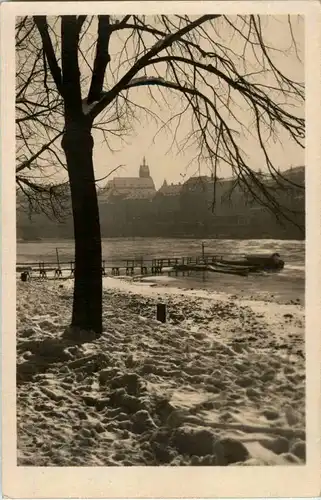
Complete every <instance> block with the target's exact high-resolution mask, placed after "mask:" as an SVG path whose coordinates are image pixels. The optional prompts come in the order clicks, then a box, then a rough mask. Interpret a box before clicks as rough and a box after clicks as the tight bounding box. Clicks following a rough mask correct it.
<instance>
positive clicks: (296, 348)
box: [17, 277, 305, 466]
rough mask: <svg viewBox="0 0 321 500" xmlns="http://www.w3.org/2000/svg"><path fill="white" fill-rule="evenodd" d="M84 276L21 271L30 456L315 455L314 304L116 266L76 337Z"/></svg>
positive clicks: (223, 458)
mask: <svg viewBox="0 0 321 500" xmlns="http://www.w3.org/2000/svg"><path fill="white" fill-rule="evenodd" d="M72 287H73V281H72V280H67V281H63V280H61V281H59V280H57V281H30V282H26V283H22V282H18V283H17V384H18V387H17V392H18V396H17V416H18V464H19V465H37V466H41V465H46V466H54V465H57V466H73V465H82V466H89V465H93V466H95V465H96V466H98V465H191V464H192V465H229V464H232V465H235V464H238V465H243V464H245V465H255V464H262V465H272V464H289V463H291V464H294V463H297V464H302V463H304V457H305V414H304V411H305V410H304V409H305V361H304V309H303V307H302V306H300V305H294V304H289V305H286V304H278V303H275V302H273V301H270V300H268V298H267V300H266V301H262V300H260V301H259V300H255V298H253V299H251V300H250V299H244V298H240V297H237V296H236V295H233V296H232V295H228V294H224V293H219V294H213V293H209V292H207V291H204V290H179V289H175V288H174V287H172V286H171V285H170V282H168V280H167V282H166V286H165V284H164V283H163V282H162V278H161V277H160V278H158V279H156V280H155V278H153V279H152V280H150V279H148V278H147V279H145V280H144V281H143V282H140V283H137V282H128V281H126V280H124V279H118V278H104V311H103V318H104V333H103V335H102V336H101V337H100V338H99V339H93V340H92V341H88V340H87V341H86V342H83V343H79V344H75V343H74V342H72V341H71V340H68V338H67V337H62V334H63V332H64V330H65V328H66V326H67V325H68V323H69V321H70V316H71V308H72ZM158 302H163V303H165V304H166V305H167V315H168V316H167V322H166V324H162V323H158V322H157V321H156V319H155V310H156V304H157V303H158Z"/></svg>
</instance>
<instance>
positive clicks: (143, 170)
mask: <svg viewBox="0 0 321 500" xmlns="http://www.w3.org/2000/svg"><path fill="white" fill-rule="evenodd" d="M139 177H140V178H145V179H146V178H148V177H150V173H149V166H148V165H147V164H146V158H145V156H144V158H143V164H142V165H141V166H140V167H139Z"/></svg>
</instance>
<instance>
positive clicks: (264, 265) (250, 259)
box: [220, 253, 284, 272]
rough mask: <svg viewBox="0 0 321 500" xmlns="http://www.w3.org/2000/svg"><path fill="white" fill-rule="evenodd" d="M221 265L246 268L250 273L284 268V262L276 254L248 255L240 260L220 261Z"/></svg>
mask: <svg viewBox="0 0 321 500" xmlns="http://www.w3.org/2000/svg"><path fill="white" fill-rule="evenodd" d="M220 262H221V264H224V265H229V266H237V267H248V268H251V271H252V272H253V271H259V270H265V271H268V270H281V269H283V268H284V260H282V259H281V258H280V255H279V254H278V253H273V254H272V255H262V254H249V255H246V256H245V258H244V259H242V260H227V259H221V261H220Z"/></svg>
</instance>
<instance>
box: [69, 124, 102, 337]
mask: <svg viewBox="0 0 321 500" xmlns="http://www.w3.org/2000/svg"><path fill="white" fill-rule="evenodd" d="M93 145H94V142H93V138H92V135H91V131H90V125H88V124H87V123H86V122H85V121H84V120H83V121H82V120H77V123H75V122H73V123H70V124H66V130H65V133H64V136H63V139H62V147H63V149H64V152H65V154H66V159H67V166H68V173H69V181H70V190H71V201H72V210H73V219H74V238H75V284H74V302H73V312H72V322H71V326H72V327H77V328H80V329H81V330H87V331H94V332H95V333H96V334H98V335H99V334H101V333H102V274H101V260H102V256H101V235H100V222H99V210H98V199H97V192H96V185H95V177H94V168H93V157H92V154H93Z"/></svg>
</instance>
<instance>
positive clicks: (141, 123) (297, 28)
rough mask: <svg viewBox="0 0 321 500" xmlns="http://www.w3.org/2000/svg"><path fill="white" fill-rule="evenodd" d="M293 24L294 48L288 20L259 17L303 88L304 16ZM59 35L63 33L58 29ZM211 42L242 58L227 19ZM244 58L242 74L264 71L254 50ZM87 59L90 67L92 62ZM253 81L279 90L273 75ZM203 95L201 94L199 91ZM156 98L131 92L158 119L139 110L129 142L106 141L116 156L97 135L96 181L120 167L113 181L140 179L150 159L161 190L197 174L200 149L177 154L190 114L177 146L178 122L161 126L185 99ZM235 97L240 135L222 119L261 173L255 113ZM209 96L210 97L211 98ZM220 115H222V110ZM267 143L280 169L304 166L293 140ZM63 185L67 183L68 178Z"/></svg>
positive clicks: (280, 61)
mask: <svg viewBox="0 0 321 500" xmlns="http://www.w3.org/2000/svg"><path fill="white" fill-rule="evenodd" d="M234 17H235V16H234ZM146 21H147V22H148V18H146ZM150 23H151V24H154V21H153V19H150ZM291 23H292V24H291V26H292V34H293V38H294V39H295V42H296V47H293V44H292V40H291V33H290V30H289V23H288V16H261V25H262V29H263V33H264V37H265V42H266V43H267V44H268V45H269V46H270V47H273V48H274V49H277V51H272V52H271V53H270V55H271V57H272V59H273V62H274V64H275V66H276V67H277V68H279V69H280V70H281V71H282V73H283V74H285V75H286V76H288V77H289V78H291V79H293V80H295V81H297V82H302V83H303V82H304V20H303V18H302V17H300V18H299V17H297V16H291ZM206 26H207V29H212V30H213V28H212V27H211V26H210V25H208V24H207V25H206ZM216 27H217V31H216ZM95 28H96V26H95V22H94V23H93V24H92V25H91V27H90V30H89V32H87V35H86V36H85V37H84V38H83V40H84V42H83V43H84V46H82V49H85V52H86V50H87V49H88V47H92V51H91V52H90V51H89V58H90V57H92V56H93V55H94V50H95V45H94V44H93V42H94V41H95V40H96V30H95ZM57 30H58V33H59V26H58V28H57ZM117 36H118V34H117ZM117 36H116V35H115V36H114V35H113V36H112V38H111V44H110V52H111V63H110V65H109V68H108V71H109V73H110V74H108V71H107V75H106V82H107V84H108V83H109V88H110V87H111V86H112V85H113V82H112V81H111V82H110V81H109V79H110V78H111V74H112V64H113V61H114V60H115V57H114V56H115V55H116V54H117V52H119V51H120V50H121V49H122V48H123V46H124V39H125V38H126V37H127V36H128V31H127V30H124V31H122V32H121V34H120V38H117ZM124 37H125V38H124ZM211 38H213V39H214V40H215V42H220V43H223V44H224V45H225V46H227V47H228V49H229V50H231V51H233V52H235V53H237V54H239V55H240V54H242V52H243V48H244V40H243V39H242V37H241V36H240V35H238V34H237V33H236V32H235V30H232V29H230V27H229V26H228V24H227V23H226V21H224V19H223V18H218V19H217V20H215V32H214V30H213V36H212V35H211ZM145 41H147V43H148V42H150V43H151V44H154V43H155V41H154V39H152V40H148V39H147V40H145ZM148 45H149V44H148ZM129 50H130V49H129ZM59 53H60V51H59V50H58V53H57V55H59ZM90 54H91V56H90ZM245 55H246V61H247V68H244V69H243V70H242V68H241V69H240V67H238V70H239V72H240V74H247V73H249V72H251V73H252V72H255V71H257V70H258V69H261V68H259V67H258V63H257V61H256V57H255V55H254V53H253V51H252V50H251V49H249V48H247V49H246V54H245ZM233 58H234V55H232V56H231V59H232V60H233V63H234V64H236V65H238V64H239V62H238V61H237V59H236V58H235V59H233ZM88 60H89V62H91V61H90V59H88ZM88 60H87V62H86V63H84V61H83V60H82V58H81V56H80V57H79V61H80V69H81V73H82V77H84V78H85V79H86V78H87V80H88V81H90V80H89V78H88V77H89V76H90V75H91V73H90V70H89V69H88ZM125 71H126V67H125V68H124V67H123V66H122V72H125ZM152 71H153V70H152V69H151V67H150V68H149V70H148V75H153V73H151V72H152ZM164 76H165V75H164ZM214 78H216V81H217V87H216V84H215V85H214V87H215V90H216V88H217V92H218V93H220V92H221V94H222V89H223V87H220V86H219V83H218V79H217V77H214ZM253 78H255V79H256V78H257V80H255V81H256V83H264V84H269V85H275V81H274V80H273V79H271V78H272V77H270V76H269V75H264V77H262V75H260V76H253ZM198 88H200V87H198ZM200 90H202V91H203V89H201V88H200ZM153 93H154V97H156V101H157V102H155V101H153V99H151V97H150V94H149V92H148V90H147V87H146V86H145V87H140V88H136V89H131V90H130V94H129V96H130V98H131V99H132V100H133V101H135V102H136V103H137V104H138V105H139V106H144V107H146V108H148V109H149V110H150V111H151V112H152V113H155V114H156V115H158V117H159V120H158V121H155V120H153V119H151V118H150V117H148V116H146V115H145V114H144V113H143V112H141V111H139V112H138V113H137V115H136V118H137V119H136V120H130V125H131V126H132V128H133V130H132V132H131V133H130V135H127V136H126V137H125V142H120V141H119V140H117V139H115V138H114V137H113V136H112V135H111V134H110V133H109V135H108V137H111V139H110V146H111V147H112V149H113V150H114V151H113V152H111V151H110V149H109V148H108V147H107V145H106V143H104V141H103V137H102V134H101V133H98V132H96V131H94V132H93V136H94V141H95V146H94V166H95V175H96V179H100V178H103V177H104V176H106V174H108V172H110V171H112V170H113V169H115V167H117V166H118V165H122V167H121V168H120V169H119V170H117V172H116V173H114V174H112V175H111V177H110V178H112V177H113V176H122V177H124V176H130V177H132V176H137V175H138V172H139V166H140V164H141V162H142V159H143V156H145V157H146V161H147V164H148V165H149V168H150V174H151V176H152V178H153V179H154V182H155V185H156V187H157V188H159V187H160V186H161V185H162V183H163V181H164V179H166V180H167V182H168V183H178V182H182V181H183V180H184V179H186V178H188V177H190V176H191V175H194V174H196V173H199V170H198V169H199V164H198V162H197V161H193V159H194V158H195V157H197V154H198V149H197V146H196V145H192V146H191V147H189V148H187V147H186V146H185V147H183V150H182V151H180V152H179V153H178V149H179V148H181V146H182V144H183V142H182V141H183V140H184V138H185V137H186V136H187V135H188V134H189V133H190V132H191V115H190V114H188V113H187V114H185V115H184V118H183V119H182V121H181V122H180V126H179V130H178V132H177V135H176V138H177V143H176V144H174V145H173V132H174V130H175V126H176V125H177V122H176V123H175V122H174V123H173V124H172V127H171V128H168V127H167V128H164V129H162V130H161V131H160V127H161V124H162V123H164V122H167V121H168V120H170V119H171V117H173V116H174V115H175V114H176V113H177V112H178V111H181V110H182V99H181V94H179V93H175V92H173V91H172V92H171V93H170V92H169V91H167V90H165V91H164V89H163V93H164V94H165V96H166V102H165V101H163V100H162V98H161V94H160V91H159V90H158V89H157V88H156V87H153ZM235 94H236V95H235V96H234V97H235V98H236V104H235V106H234V107H233V112H234V113H236V114H237V117H238V119H239V120H240V122H241V123H242V124H243V125H244V130H241V128H240V127H239V126H238V125H237V124H236V122H235V121H234V119H233V118H231V117H229V118H228V117H227V114H226V113H225V115H224V114H223V116H224V119H225V120H226V122H227V124H228V125H229V126H230V127H231V128H233V129H236V130H238V132H240V135H239V138H238V143H239V145H240V146H241V148H242V149H243V150H244V152H245V153H246V155H247V158H248V162H249V164H250V165H251V167H253V168H254V169H257V170H258V169H262V170H264V157H263V154H262V151H261V148H260V147H259V145H258V140H257V138H256V136H255V130H254V128H253V113H251V112H249V110H248V109H246V107H245V103H244V101H242V100H241V99H240V98H239V94H238V93H236V92H235ZM86 95H87V92H85V89H83V96H86ZM207 95H208V96H209V94H207ZM209 97H210V96H209ZM222 98H223V100H225V99H226V95H225V94H224V89H223V94H222ZM271 98H272V95H271ZM278 99H281V100H282V102H283V101H284V98H283V96H279V97H278ZM184 103H185V104H186V101H184ZM290 111H291V110H290ZM220 112H221V113H223V112H222V110H221V109H220ZM293 112H294V113H295V114H299V115H300V116H302V117H303V116H304V109H303V107H301V108H300V109H296V110H294V111H293ZM251 133H252V135H251ZM253 135H254V137H253ZM268 144H269V152H270V154H271V158H272V160H273V161H274V164H275V165H276V166H277V167H278V168H279V169H280V170H284V169H287V168H289V167H291V166H298V165H303V164H304V150H303V149H302V148H300V147H299V146H297V145H295V144H294V142H293V141H290V140H289V138H288V136H287V135H286V134H285V133H284V132H280V131H278V135H277V141H275V138H274V140H270V141H269V142H268ZM171 146H172V147H171ZM61 172H62V173H63V175H64V176H65V175H66V173H65V172H64V171H61ZM200 173H202V174H207V175H210V173H211V172H210V170H209V167H208V166H207V165H206V164H205V163H202V164H201V165H200ZM59 175H61V174H59ZM230 175H231V170H230V167H229V166H228V165H227V164H224V162H221V163H220V170H219V172H218V176H219V177H229V176H230ZM60 180H62V179H60ZM63 180H67V179H66V177H65V178H64V179H63ZM107 180H108V179H107ZM107 180H106V181H104V182H102V183H99V185H100V186H103V185H104V184H105V183H106V182H107Z"/></svg>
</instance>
